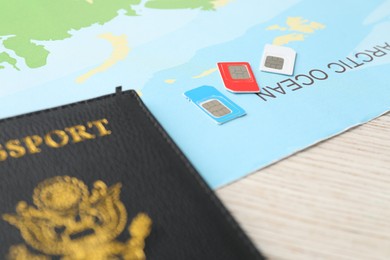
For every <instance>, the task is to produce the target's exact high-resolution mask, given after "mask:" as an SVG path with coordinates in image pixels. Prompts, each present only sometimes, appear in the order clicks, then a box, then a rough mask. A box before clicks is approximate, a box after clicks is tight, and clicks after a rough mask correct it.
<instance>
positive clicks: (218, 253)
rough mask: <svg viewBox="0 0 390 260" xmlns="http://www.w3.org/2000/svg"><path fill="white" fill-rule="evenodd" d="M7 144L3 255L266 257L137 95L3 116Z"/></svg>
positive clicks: (2, 159) (0, 179)
mask: <svg viewBox="0 0 390 260" xmlns="http://www.w3.org/2000/svg"><path fill="white" fill-rule="evenodd" d="M0 144H1V147H0V259H6V258H7V257H8V258H9V259H97V260H99V259H143V258H144V257H145V255H146V259H169V260H172V259H185V260H187V259H212V260H215V259H223V260H229V259H243V260H246V259H248V260H250V259H262V256H261V255H260V253H259V252H258V251H257V250H256V249H255V247H254V246H253V244H252V243H251V242H250V240H249V239H248V238H247V236H246V235H245V234H244V233H243V232H242V230H241V229H240V228H239V227H238V225H237V224H236V222H235V221H234V220H233V219H232V217H231V216H230V214H229V213H228V212H227V211H226V209H225V208H224V207H223V205H222V204H221V202H220V201H219V200H218V199H217V197H216V196H215V195H214V193H213V192H212V191H211V190H210V189H209V187H208V186H207V185H206V184H205V182H204V181H203V180H202V179H201V177H200V176H199V174H198V173H197V172H196V170H195V169H194V168H193V167H192V166H191V164H190V163H189V162H188V161H187V159H186V158H185V157H184V155H183V154H182V153H181V151H180V150H179V149H178V148H177V146H176V145H175V144H174V143H173V142H172V140H171V139H170V138H169V137H168V135H167V134H166V133H165V132H164V130H163V129H162V127H161V126H160V125H159V123H158V122H157V121H156V120H155V119H154V117H153V116H152V115H151V114H150V113H149V111H148V110H147V109H146V107H145V106H144V104H143V103H142V101H141V100H140V99H139V97H138V96H137V94H136V93H135V92H134V91H126V92H122V91H121V90H120V89H118V90H117V93H116V94H113V95H108V96H104V97H101V98H97V99H93V100H89V101H85V102H80V103H76V104H72V105H68V106H63V107H59V108H55V109H50V110H45V111H41V112H36V113H31V114H27V115H23V116H19V117H14V118H9V119H4V120H1V121H0ZM139 214H140V215H139ZM145 214H146V215H145ZM136 216H138V217H136ZM150 221H151V223H150ZM150 224H151V228H150ZM149 232H150V233H149ZM33 257H37V258H33Z"/></svg>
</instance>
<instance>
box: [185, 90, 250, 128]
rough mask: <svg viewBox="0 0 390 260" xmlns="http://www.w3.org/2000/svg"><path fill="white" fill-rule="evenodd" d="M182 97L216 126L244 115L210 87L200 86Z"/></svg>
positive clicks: (239, 108)
mask: <svg viewBox="0 0 390 260" xmlns="http://www.w3.org/2000/svg"><path fill="white" fill-rule="evenodd" d="M184 95H185V96H186V97H187V98H188V99H189V100H190V101H191V102H193V103H194V104H195V105H196V106H197V107H198V108H200V109H201V110H202V111H203V112H204V113H205V114H207V115H208V116H209V117H210V118H211V119H213V120H214V121H215V122H216V123H218V124H224V123H226V122H229V121H231V120H234V119H236V118H239V117H242V116H245V115H246V112H245V110H244V109H242V108H241V107H240V106H238V105H237V104H235V103H234V102H233V101H231V100H230V99H229V98H227V97H226V96H225V95H223V94H222V93H221V92H219V91H218V90H217V89H216V88H214V87H211V86H201V87H198V88H195V89H192V90H189V91H187V92H185V93H184Z"/></svg>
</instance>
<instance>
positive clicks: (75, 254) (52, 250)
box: [3, 176, 152, 260]
mask: <svg viewBox="0 0 390 260" xmlns="http://www.w3.org/2000/svg"><path fill="white" fill-rule="evenodd" d="M120 191H121V184H116V185H113V186H111V187H107V185H106V184H105V183H104V182H102V181H97V182H95V183H94V185H93V188H92V190H91V192H89V189H88V187H87V185H86V184H85V183H84V182H82V181H81V180H79V179H77V178H73V177H69V176H58V177H54V178H51V179H48V180H45V181H43V182H42V183H40V184H38V186H37V187H36V188H35V190H34V194H33V203H34V206H29V205H28V204H27V203H26V202H24V201H21V202H19V203H18V205H17V207H16V214H14V215H11V214H5V215H3V219H4V220H5V221H7V222H8V223H10V224H11V225H13V226H15V227H17V228H18V229H19V230H20V233H21V235H22V237H23V239H24V241H25V242H26V244H27V245H28V246H29V247H30V248H32V249H33V251H34V252H33V251H32V250H30V249H29V248H28V247H27V246H26V245H24V244H21V245H15V246H12V247H11V248H10V250H9V255H8V258H9V259H11V260H14V259H15V260H27V259H28V260H30V259H34V260H41V259H42V260H43V259H45V260H46V259H48V260H49V259H52V257H60V258H61V259H62V260H87V259H93V260H106V259H109V260H114V259H124V260H141V259H145V253H144V247H145V239H146V237H148V236H149V234H150V232H151V225H152V221H151V219H150V218H149V217H148V215H146V214H144V213H140V214H138V215H137V216H136V217H135V218H134V219H133V220H132V222H131V224H130V226H129V227H128V232H129V234H130V236H131V238H130V239H129V240H128V241H126V242H120V241H117V240H116V239H117V237H118V236H119V235H121V234H122V233H123V231H124V230H125V228H126V225H127V212H126V208H125V206H124V204H123V203H122V202H121V201H120Z"/></svg>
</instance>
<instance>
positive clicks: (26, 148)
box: [0, 118, 112, 162]
mask: <svg viewBox="0 0 390 260" xmlns="http://www.w3.org/2000/svg"><path fill="white" fill-rule="evenodd" d="M107 126H108V120H107V119H105V118H104V119H99V120H95V121H90V122H87V123H86V124H84V125H83V124H81V125H75V126H70V127H65V128H64V129H55V130H52V131H49V132H47V133H46V134H44V135H36V134H35V135H30V136H26V137H24V138H21V139H14V140H8V141H6V142H5V143H4V145H2V144H0V162H2V161H5V160H7V159H9V158H21V157H23V156H25V155H26V154H37V153H41V152H42V148H43V147H47V148H53V149H58V148H62V147H64V146H67V145H69V144H76V143H80V142H84V141H88V140H93V139H96V138H97V137H104V136H108V135H110V134H111V133H112V132H111V130H108V129H107Z"/></svg>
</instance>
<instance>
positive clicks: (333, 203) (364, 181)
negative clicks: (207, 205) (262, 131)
mask: <svg viewBox="0 0 390 260" xmlns="http://www.w3.org/2000/svg"><path fill="white" fill-rule="evenodd" d="M217 194H218V196H219V197H220V198H221V199H222V201H223V202H224V203H225V205H226V206H227V208H228V209H229V210H230V211H231V212H232V214H233V215H234V216H235V217H236V219H237V221H238V222H239V223H240V224H241V225H242V227H243V229H244V230H245V231H246V232H247V233H248V235H249V236H250V237H251V238H252V239H253V241H254V243H255V244H256V245H257V246H258V247H259V248H260V249H261V251H262V252H263V253H264V255H265V256H267V257H268V258H269V259H337V260H339V259H354V260H355V259H370V260H371V259H386V260H388V259H390V113H389V114H386V115H384V116H382V117H379V118H377V119H375V120H373V121H372V122H370V123H368V124H365V125H363V126H359V127H357V128H354V129H352V130H350V131H348V132H346V133H344V134H342V135H340V136H337V137H335V138H332V139H330V140H327V141H325V142H322V143H320V144H318V145H316V146H314V147H312V148H309V149H307V150H305V151H303V152H300V153H298V154H296V155H294V156H291V157H290V158H288V159H285V160H283V161H281V162H279V163H277V164H274V165H272V166H270V167H267V168H265V169H263V170H261V171H258V172H256V173H254V174H252V175H250V176H248V177H247V178H244V179H242V180H239V181H237V182H236V183H233V184H231V185H229V186H226V187H223V188H221V189H219V190H218V191H217Z"/></svg>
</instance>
